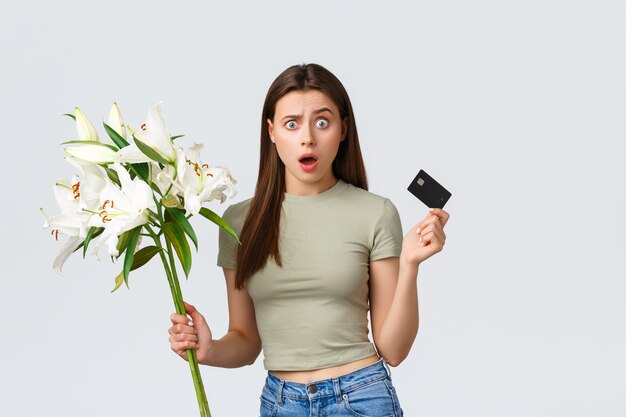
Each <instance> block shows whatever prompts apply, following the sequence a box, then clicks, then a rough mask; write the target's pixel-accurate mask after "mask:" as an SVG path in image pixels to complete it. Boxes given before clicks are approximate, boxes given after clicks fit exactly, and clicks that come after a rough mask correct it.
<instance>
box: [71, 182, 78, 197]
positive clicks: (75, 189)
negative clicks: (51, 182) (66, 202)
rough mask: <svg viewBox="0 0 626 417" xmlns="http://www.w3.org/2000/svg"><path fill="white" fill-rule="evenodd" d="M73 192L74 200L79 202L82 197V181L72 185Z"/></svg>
mask: <svg viewBox="0 0 626 417" xmlns="http://www.w3.org/2000/svg"><path fill="white" fill-rule="evenodd" d="M72 192H73V193H74V199H75V200H77V199H78V198H79V197H80V181H78V182H77V183H76V184H74V185H72Z"/></svg>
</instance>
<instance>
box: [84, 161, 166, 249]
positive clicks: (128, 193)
mask: <svg viewBox="0 0 626 417" xmlns="http://www.w3.org/2000/svg"><path fill="white" fill-rule="evenodd" d="M113 169H115V171H116V172H117V175H118V177H119V179H120V184H121V188H120V187H118V186H117V185H116V184H114V183H112V182H110V181H108V180H107V184H106V186H105V187H104V188H103V189H102V192H101V193H100V199H99V204H100V209H99V210H100V213H99V215H98V217H95V216H94V217H92V218H91V219H90V225H91V226H98V227H104V232H102V235H100V237H99V240H98V242H97V243H96V244H95V245H94V247H93V252H92V253H93V254H94V255H95V256H96V257H98V250H99V249H100V248H101V247H102V245H103V244H105V243H106V245H107V248H108V253H109V255H111V256H118V255H119V251H118V250H117V242H118V236H119V235H120V234H122V233H124V232H126V231H127V230H131V229H134V228H135V227H137V226H140V225H142V224H145V223H147V222H148V212H147V209H148V208H150V207H153V206H154V201H153V199H152V189H151V188H150V186H149V185H148V184H147V183H146V182H144V181H143V180H141V179H140V178H138V177H135V179H134V180H131V179H130V175H129V174H128V172H127V171H126V169H125V168H124V167H122V165H120V164H119V163H117V162H115V163H113Z"/></svg>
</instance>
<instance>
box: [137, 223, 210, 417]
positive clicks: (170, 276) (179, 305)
mask: <svg viewBox="0 0 626 417" xmlns="http://www.w3.org/2000/svg"><path fill="white" fill-rule="evenodd" d="M145 227H146V230H148V232H149V233H150V235H151V236H152V239H153V240H154V243H155V245H156V246H157V247H158V248H161V249H162V248H163V246H162V244H161V239H160V238H159V236H158V235H157V234H156V233H154V231H153V230H152V228H150V226H148V225H146V226H145ZM165 244H166V245H167V253H168V256H169V261H170V262H169V264H168V261H167V259H166V258H165V254H164V253H163V251H159V255H160V257H161V262H162V263H163V267H164V268H165V274H166V275H167V281H168V283H169V286H170V291H171V293H172V298H173V300H174V307H175V308H176V312H177V313H178V314H181V315H183V316H186V315H187V311H186V309H185V304H184V302H183V296H182V292H181V290H180V285H179V283H178V274H177V273H176V266H175V264H174V256H173V253H172V245H171V243H170V241H169V240H167V238H166V239H165ZM186 352H187V359H188V362H189V368H190V370H191V377H192V379H193V385H194V388H195V390H196V398H197V400H198V406H199V407H200V416H201V417H211V411H210V410H209V404H208V401H207V398H206V393H205V392H204V385H203V383H202V375H201V374H200V368H199V366H198V358H197V356H196V352H195V350H193V349H187V351H186Z"/></svg>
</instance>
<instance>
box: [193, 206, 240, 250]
mask: <svg viewBox="0 0 626 417" xmlns="http://www.w3.org/2000/svg"><path fill="white" fill-rule="evenodd" d="M200 214H201V215H203V216H204V217H206V218H207V219H209V220H211V221H212V222H213V223H215V224H216V225H218V226H219V227H221V228H222V229H224V230H226V231H227V232H228V233H229V234H230V235H231V236H232V237H233V239H235V240H236V241H237V243H239V244H240V245H241V242H240V241H239V238H238V237H237V233H235V231H234V230H233V228H232V227H230V224H228V222H226V220H224V219H222V218H221V217H220V216H218V215H217V214H215V213H214V212H213V211H212V210H209V209H208V208H206V207H202V208H201V209H200Z"/></svg>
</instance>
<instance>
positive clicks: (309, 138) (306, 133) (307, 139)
mask: <svg viewBox="0 0 626 417" xmlns="http://www.w3.org/2000/svg"><path fill="white" fill-rule="evenodd" d="M301 132H302V137H301V138H300V142H302V144H303V145H314V144H315V139H313V134H312V133H311V128H309V127H307V126H304V127H303V128H302V130H301Z"/></svg>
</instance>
